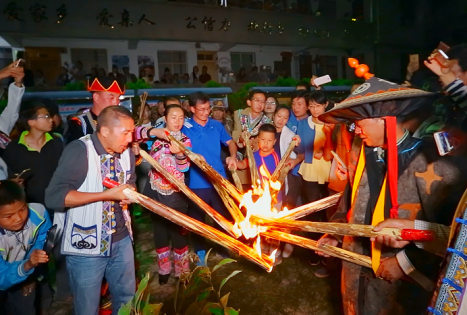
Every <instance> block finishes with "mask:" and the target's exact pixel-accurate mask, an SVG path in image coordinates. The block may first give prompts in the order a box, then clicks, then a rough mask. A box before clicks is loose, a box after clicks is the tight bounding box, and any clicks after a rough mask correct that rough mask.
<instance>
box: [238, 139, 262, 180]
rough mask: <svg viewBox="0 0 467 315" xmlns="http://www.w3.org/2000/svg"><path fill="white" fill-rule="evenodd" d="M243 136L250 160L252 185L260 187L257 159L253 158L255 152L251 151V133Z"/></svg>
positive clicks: (247, 156)
mask: <svg viewBox="0 0 467 315" xmlns="http://www.w3.org/2000/svg"><path fill="white" fill-rule="evenodd" d="M242 136H243V140H244V141H245V150H246V158H247V160H248V167H249V168H250V176H251V185H252V186H253V187H258V185H259V174H258V169H257V168H256V161H255V157H254V156H253V150H252V149H251V145H250V133H249V132H247V131H244V132H243V134H242Z"/></svg>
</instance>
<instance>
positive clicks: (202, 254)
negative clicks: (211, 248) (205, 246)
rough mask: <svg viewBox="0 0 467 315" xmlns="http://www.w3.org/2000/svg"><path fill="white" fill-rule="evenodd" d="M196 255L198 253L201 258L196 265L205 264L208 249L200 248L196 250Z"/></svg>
mask: <svg viewBox="0 0 467 315" xmlns="http://www.w3.org/2000/svg"><path fill="white" fill-rule="evenodd" d="M196 255H198V258H199V261H197V262H196V266H204V258H206V251H205V250H200V251H198V252H196Z"/></svg>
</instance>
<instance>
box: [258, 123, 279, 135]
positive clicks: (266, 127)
mask: <svg viewBox="0 0 467 315" xmlns="http://www.w3.org/2000/svg"><path fill="white" fill-rule="evenodd" d="M261 132H271V133H274V134H275V133H276V127H275V126H274V125H273V124H264V125H262V126H261V127H259V131H258V135H259V134H260V133H261Z"/></svg>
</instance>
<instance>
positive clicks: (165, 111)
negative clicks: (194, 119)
mask: <svg viewBox="0 0 467 315" xmlns="http://www.w3.org/2000/svg"><path fill="white" fill-rule="evenodd" d="M172 108H180V109H181V110H182V112H183V113H185V112H184V111H183V108H182V107H181V106H180V105H177V104H170V105H167V107H166V108H165V110H164V117H167V115H169V112H170V110H171V109H172Z"/></svg>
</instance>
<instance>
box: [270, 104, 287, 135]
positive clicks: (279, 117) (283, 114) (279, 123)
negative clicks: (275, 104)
mask: <svg viewBox="0 0 467 315" xmlns="http://www.w3.org/2000/svg"><path fill="white" fill-rule="evenodd" d="M289 116H290V113H289V111H288V110H287V109H285V108H283V109H280V110H278V111H277V113H276V114H274V120H273V122H274V126H276V128H277V129H280V130H282V128H284V126H285V125H286V124H287V122H288V121H289Z"/></svg>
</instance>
